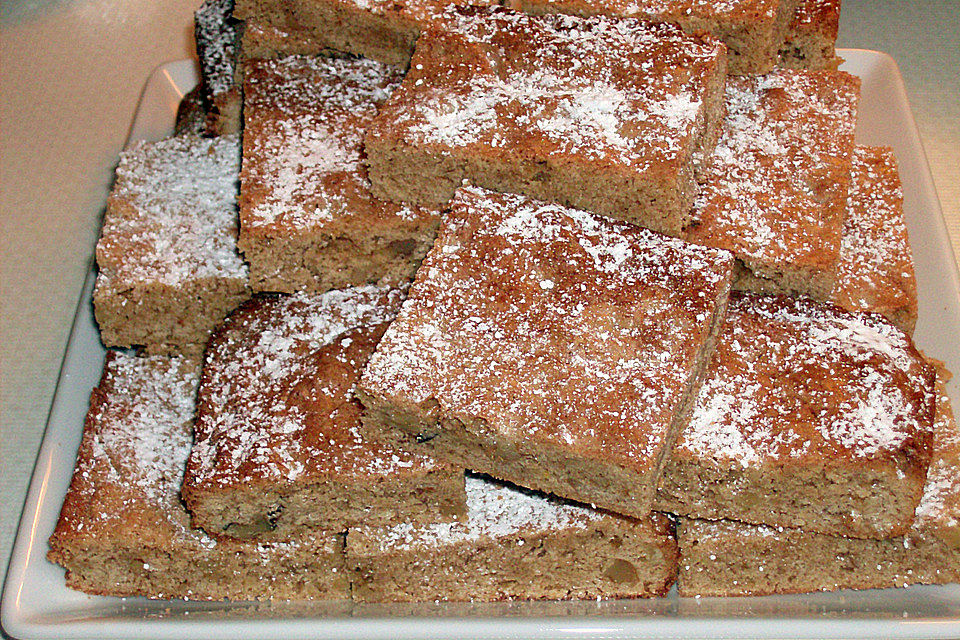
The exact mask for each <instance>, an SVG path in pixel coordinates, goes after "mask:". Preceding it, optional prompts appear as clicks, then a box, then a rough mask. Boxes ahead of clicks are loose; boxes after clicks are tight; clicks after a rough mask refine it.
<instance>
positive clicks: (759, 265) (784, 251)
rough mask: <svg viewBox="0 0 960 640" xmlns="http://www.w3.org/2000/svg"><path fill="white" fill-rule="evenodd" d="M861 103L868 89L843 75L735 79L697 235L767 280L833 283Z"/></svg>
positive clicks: (693, 235) (701, 200)
mask: <svg viewBox="0 0 960 640" xmlns="http://www.w3.org/2000/svg"><path fill="white" fill-rule="evenodd" d="M858 95H859V84H858V81H857V80H856V79H855V78H853V77H852V76H850V75H848V74H845V73H841V72H826V71H823V72H812V71H792V70H785V69H780V70H777V71H774V72H772V73H770V74H768V75H766V76H751V77H731V78H729V79H728V82H727V93H726V105H727V115H726V119H725V121H724V125H723V132H722V136H721V138H720V141H719V143H718V144H717V148H716V150H715V152H714V157H713V162H712V164H711V166H710V168H709V169H708V170H707V172H706V175H705V177H704V178H703V179H702V185H701V186H702V188H701V190H700V193H699V194H698V196H697V198H696V200H695V202H694V211H693V218H694V219H695V221H696V222H695V223H694V224H693V225H691V226H690V227H688V228H687V229H686V234H687V237H688V238H689V239H690V240H691V241H693V242H697V243H702V244H706V245H709V246H716V247H722V248H725V249H729V250H730V251H733V252H734V253H735V254H736V255H737V257H738V258H740V259H741V260H743V261H744V262H745V263H746V264H747V266H748V267H750V268H751V269H753V270H754V271H755V272H757V274H758V275H761V276H766V277H771V278H778V277H779V275H780V274H782V273H784V272H787V273H789V274H794V273H800V274H804V275H806V276H807V277H809V276H810V275H811V274H815V275H817V277H820V278H827V279H828V280H830V281H831V282H832V279H833V277H834V275H833V274H834V272H835V269H836V264H837V261H838V259H839V255H840V254H839V252H840V238H841V230H842V225H843V217H844V212H845V209H846V199H847V194H848V187H849V182H850V166H851V154H852V150H853V130H854V126H855V124H856V109H857V101H858Z"/></svg>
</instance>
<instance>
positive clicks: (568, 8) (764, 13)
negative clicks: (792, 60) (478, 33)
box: [508, 0, 797, 74]
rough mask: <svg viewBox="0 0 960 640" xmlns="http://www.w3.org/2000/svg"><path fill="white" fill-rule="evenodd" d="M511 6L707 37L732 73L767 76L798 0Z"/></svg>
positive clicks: (574, 0) (527, 2) (558, 0)
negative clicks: (719, 47)
mask: <svg viewBox="0 0 960 640" xmlns="http://www.w3.org/2000/svg"><path fill="white" fill-rule="evenodd" d="M516 3H519V5H520V7H521V8H522V9H523V10H524V11H528V12H531V13H536V14H542V13H555V12H561V13H568V14H574V15H580V16H591V15H607V16H614V17H622V18H637V19H639V20H644V21H646V22H655V23H661V22H668V23H671V24H676V25H679V26H680V27H681V28H682V29H683V30H684V31H686V32H687V33H709V34H710V35H712V36H713V37H715V38H717V39H718V40H720V41H722V42H723V43H724V44H725V45H726V46H727V69H728V70H729V72H730V73H731V74H745V73H766V72H768V71H770V70H771V69H772V68H773V66H774V65H775V64H776V63H777V61H778V54H779V50H780V47H781V45H782V44H783V41H784V37H785V35H786V31H787V25H789V24H790V22H791V20H792V19H793V16H794V13H795V12H796V9H797V0H729V1H727V2H715V1H714V0H513V1H512V2H509V3H508V5H512V4H516Z"/></svg>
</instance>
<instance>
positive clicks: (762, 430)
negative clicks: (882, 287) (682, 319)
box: [677, 295, 931, 468]
mask: <svg viewBox="0 0 960 640" xmlns="http://www.w3.org/2000/svg"><path fill="white" fill-rule="evenodd" d="M928 384H929V368H928V366H927V365H926V364H925V363H924V362H923V360H922V358H921V357H920V355H919V353H918V352H917V351H916V349H915V348H914V347H913V346H912V343H911V342H910V340H909V338H908V337H907V336H906V335H905V334H903V332H901V331H900V330H899V329H897V328H896V327H895V326H893V325H892V324H890V323H889V322H887V321H885V320H884V319H882V318H880V317H879V316H874V315H870V314H850V313H847V312H844V311H842V310H840V309H838V308H836V307H833V306H830V305H823V304H818V303H815V302H813V301H810V300H807V299H803V298H798V299H792V298H772V297H763V296H755V295H737V296H735V297H734V298H733V299H732V301H731V304H730V309H729V312H728V316H727V320H726V323H725V325H724V329H723V332H722V333H721V335H720V338H719V341H718V345H717V352H716V355H715V357H714V361H713V363H712V364H711V367H710V369H709V370H708V373H707V378H706V380H705V382H704V384H703V387H702V388H701V391H700V394H699V395H698V398H697V401H696V404H695V408H694V411H693V414H692V417H691V419H690V422H689V424H688V426H687V427H686V428H685V430H684V431H683V433H682V434H681V437H680V440H679V442H678V445H677V446H678V448H680V449H682V450H683V451H684V452H685V455H690V456H692V457H693V458H694V459H704V460H707V459H710V460H720V461H725V462H729V463H733V464H739V465H742V466H744V467H754V468H756V467H759V466H761V465H764V464H767V463H768V462H770V461H774V460H784V459H789V458H795V459H804V458H806V457H808V456H814V457H821V456H826V457H828V458H831V459H833V460H842V459H849V458H855V459H856V458H875V457H883V456H889V455H892V454H895V453H896V452H898V451H899V450H900V449H901V447H903V446H905V445H907V444H908V443H910V442H912V441H913V440H914V439H916V438H918V437H919V435H920V434H923V433H924V432H927V431H929V430H930V428H931V427H930V417H931V416H930V414H929V394H930V393H931V390H930V389H929V388H928Z"/></svg>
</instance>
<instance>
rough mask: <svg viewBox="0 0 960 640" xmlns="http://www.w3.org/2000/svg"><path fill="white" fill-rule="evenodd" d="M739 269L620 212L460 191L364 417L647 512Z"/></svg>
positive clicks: (532, 484)
mask: <svg viewBox="0 0 960 640" xmlns="http://www.w3.org/2000/svg"><path fill="white" fill-rule="evenodd" d="M732 266H733V258H732V256H731V255H730V254H729V253H727V252H725V251H720V250H716V249H708V248H705V247H698V246H695V245H689V244H687V243H684V242H683V241H681V240H677V239H675V238H669V237H666V236H661V235H659V234H656V233H653V232H651V231H649V230H647V229H643V228H641V227H637V226H634V225H631V224H628V223H625V222H621V221H616V220H610V219H608V218H604V217H602V216H597V215H595V214H591V213H587V212H583V211H579V210H576V209H569V208H565V207H562V206H560V205H555V204H547V203H543V202H539V201H536V200H532V199H530V198H527V197H524V196H518V195H513V194H500V193H494V192H490V191H485V190H482V189H477V188H465V189H462V190H460V191H459V192H458V195H457V197H456V198H455V199H454V202H453V205H452V209H451V211H450V212H449V213H448V214H447V215H446V216H445V218H444V222H443V223H442V224H441V228H440V235H439V237H438V239H437V243H436V244H435V245H434V247H433V249H431V250H430V253H428V254H427V257H426V259H425V260H424V263H423V265H422V266H421V268H420V271H419V272H418V274H417V280H416V281H415V283H414V284H413V286H412V287H411V289H410V296H409V298H408V300H407V302H406V303H405V304H404V307H403V310H402V312H401V313H400V314H399V316H398V317H397V319H396V320H395V321H394V323H393V324H391V325H390V327H389V328H388V329H387V332H386V334H385V335H384V338H383V340H382V341H381V342H380V344H379V345H378V347H377V350H376V352H375V353H374V355H373V356H372V357H371V359H370V362H369V365H368V367H367V369H366V371H365V372H364V375H363V377H362V378H361V381H360V385H359V388H358V395H359V396H360V399H361V402H363V404H364V406H365V407H366V413H365V415H364V427H365V428H367V429H368V430H369V431H370V432H371V433H372V434H374V435H376V437H378V438H382V439H387V440H390V441H396V442H398V443H402V444H404V445H405V446H409V447H411V448H415V449H416V450H422V451H429V452H431V453H435V454H436V456H437V457H438V458H440V459H445V460H450V461H452V462H455V463H456V464H460V465H462V466H464V467H466V468H469V469H472V470H475V471H479V472H483V473H488V474H490V475H492V476H495V477H498V478H502V479H505V480H509V481H510V482H514V483H516V484H518V485H520V486H524V487H529V488H533V489H538V490H542V491H547V492H549V493H553V494H556V495H559V496H563V497H566V498H569V499H573V500H577V501H579V502H584V503H587V504H596V505H598V506H600V507H603V508H606V509H610V510H612V511H615V512H617V513H622V514H627V515H632V516H636V517H644V516H646V515H647V514H648V513H649V512H650V507H651V502H652V499H653V493H654V488H655V484H656V480H657V476H658V474H659V471H660V468H661V464H662V460H663V457H664V454H665V452H666V451H667V450H668V449H669V447H670V445H671V443H672V442H673V439H674V437H675V434H676V433H677V429H678V426H679V424H680V422H681V416H682V414H683V412H684V408H685V407H686V406H687V405H688V402H689V399H690V398H691V396H692V395H693V394H695V392H696V387H697V384H698V376H699V373H700V371H701V370H702V369H703V367H704V366H705V363H706V361H707V360H708V358H709V352H710V348H709V342H710V339H711V336H712V334H713V331H714V329H715V325H716V324H718V323H719V319H720V318H722V316H723V310H724V307H725V302H726V298H727V295H728V290H729V286H730V280H731V277H732Z"/></svg>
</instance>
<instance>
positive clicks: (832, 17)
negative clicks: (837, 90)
mask: <svg viewBox="0 0 960 640" xmlns="http://www.w3.org/2000/svg"><path fill="white" fill-rule="evenodd" d="M839 28H840V0H800V2H799V4H798V5H797V10H796V12H795V13H794V15H793V20H792V21H791V22H790V26H789V27H788V28H787V33H786V37H785V38H784V41H783V44H782V45H781V47H780V64H781V66H784V67H792V68H795V69H799V68H804V69H836V68H837V66H839V64H840V62H841V60H840V58H839V57H837V52H836V44H837V31H838V30H839Z"/></svg>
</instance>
